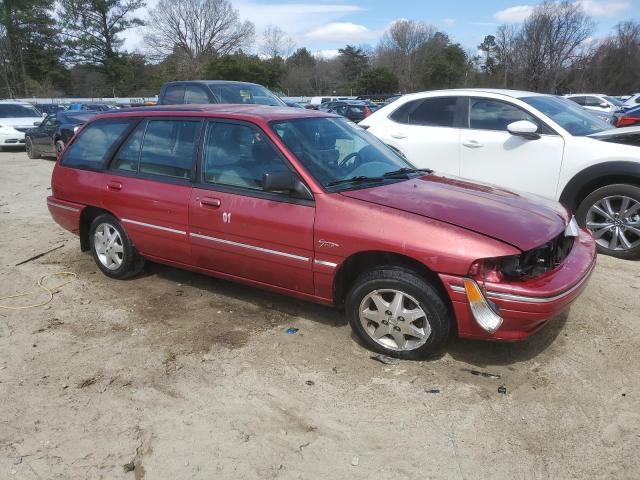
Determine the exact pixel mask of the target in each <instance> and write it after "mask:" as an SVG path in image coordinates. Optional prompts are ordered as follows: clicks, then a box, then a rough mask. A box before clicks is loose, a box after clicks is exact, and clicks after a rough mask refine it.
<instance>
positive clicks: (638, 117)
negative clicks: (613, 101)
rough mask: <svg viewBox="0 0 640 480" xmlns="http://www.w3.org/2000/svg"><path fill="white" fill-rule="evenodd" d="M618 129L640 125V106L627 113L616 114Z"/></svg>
mask: <svg viewBox="0 0 640 480" xmlns="http://www.w3.org/2000/svg"><path fill="white" fill-rule="evenodd" d="M615 125H616V127H631V126H632V125H640V105H639V106H637V107H633V108H630V109H629V110H627V111H625V112H621V113H618V114H616V124H615Z"/></svg>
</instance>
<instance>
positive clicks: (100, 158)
mask: <svg viewBox="0 0 640 480" xmlns="http://www.w3.org/2000/svg"><path fill="white" fill-rule="evenodd" d="M131 123H132V121H131V120H129V119H118V120H99V121H97V122H94V123H92V124H91V125H89V126H87V127H86V128H85V129H84V130H82V133H81V134H80V136H79V137H78V138H77V139H76V140H75V141H74V142H73V143H72V144H71V145H70V146H69V148H68V149H67V151H66V152H65V154H64V157H63V158H62V162H61V164H62V165H64V166H65V167H80V168H88V169H95V170H97V169H101V168H102V166H103V164H104V162H105V160H106V159H107V158H108V156H109V154H110V153H111V151H112V150H113V148H114V147H115V145H116V144H117V143H118V141H119V140H120V139H121V137H122V136H123V135H124V133H125V132H126V130H127V128H129V126H130V125H131Z"/></svg>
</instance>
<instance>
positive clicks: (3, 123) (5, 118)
mask: <svg viewBox="0 0 640 480" xmlns="http://www.w3.org/2000/svg"><path fill="white" fill-rule="evenodd" d="M40 122H42V114H41V113H40V112H39V111H38V110H36V109H35V107H34V106H33V105H31V104H30V103H26V102H17V101H15V100H0V150H1V149H2V148H3V147H19V146H24V134H25V132H26V131H27V130H29V129H30V128H33V127H34V126H36V125H39V124H40Z"/></svg>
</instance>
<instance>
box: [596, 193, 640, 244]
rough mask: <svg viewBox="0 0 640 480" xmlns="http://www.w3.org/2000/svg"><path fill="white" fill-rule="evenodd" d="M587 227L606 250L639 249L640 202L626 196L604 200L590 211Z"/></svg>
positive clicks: (615, 196) (599, 201)
mask: <svg viewBox="0 0 640 480" xmlns="http://www.w3.org/2000/svg"><path fill="white" fill-rule="evenodd" d="M585 225H586V227H587V229H588V230H589V231H590V232H591V234H592V235H593V238H594V239H595V240H596V242H597V243H598V244H599V245H601V246H602V247H604V248H607V249H609V250H630V249H632V248H635V247H637V246H639V245H640V201H638V200H636V199H634V198H631V197H627V196H625V195H612V196H609V197H604V198H603V199H601V200H598V201H597V202H596V203H594V204H593V205H592V206H591V208H589V211H588V212H587V217H586V222H585Z"/></svg>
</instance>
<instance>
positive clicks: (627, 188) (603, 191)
mask: <svg viewBox="0 0 640 480" xmlns="http://www.w3.org/2000/svg"><path fill="white" fill-rule="evenodd" d="M607 197H614V198H615V197H629V198H631V199H632V200H634V201H636V202H639V203H640V188H639V187H636V186H635V185H628V184H615V185H607V186H604V187H600V188H598V189H597V190H595V191H593V192H591V193H590V194H589V195H587V197H586V198H585V199H584V200H583V201H582V202H581V203H580V205H579V207H578V210H577V212H576V220H577V221H578V224H579V225H580V226H582V227H585V228H588V226H587V216H588V215H589V210H590V209H591V207H592V206H594V205H595V204H596V203H598V202H600V201H602V200H603V199H605V198H607ZM612 207H613V208H614V210H615V209H616V208H617V205H616V204H615V201H613V204H612ZM630 219H631V220H632V221H633V223H635V226H634V227H633V228H634V229H635V228H640V226H638V225H639V224H640V211H639V212H637V213H636V214H635V215H633V216H631V217H630ZM600 220H601V221H602V222H605V221H607V220H606V218H605V217H601V218H600ZM621 221H622V222H623V223H622V227H623V228H624V229H625V230H624V232H625V233H624V236H625V239H626V240H627V241H628V242H629V243H630V244H631V245H633V244H634V243H635V241H636V240H640V235H638V234H637V233H636V232H634V231H633V230H630V229H628V226H627V224H626V223H624V219H622V220H621ZM589 230H590V231H591V232H592V233H595V232H596V229H595V228H594V229H589ZM611 236H612V233H608V232H605V233H604V234H603V235H602V239H601V240H599V239H598V238H597V237H598V235H597V234H596V235H594V238H596V245H597V248H598V253H601V254H603V255H610V256H612V257H617V258H622V259H625V260H637V259H640V242H639V243H638V245H636V246H634V247H632V248H625V249H622V248H618V249H612V248H608V247H607V245H606V244H608V245H611V243H612V242H610V239H611ZM620 244H621V242H620Z"/></svg>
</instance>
